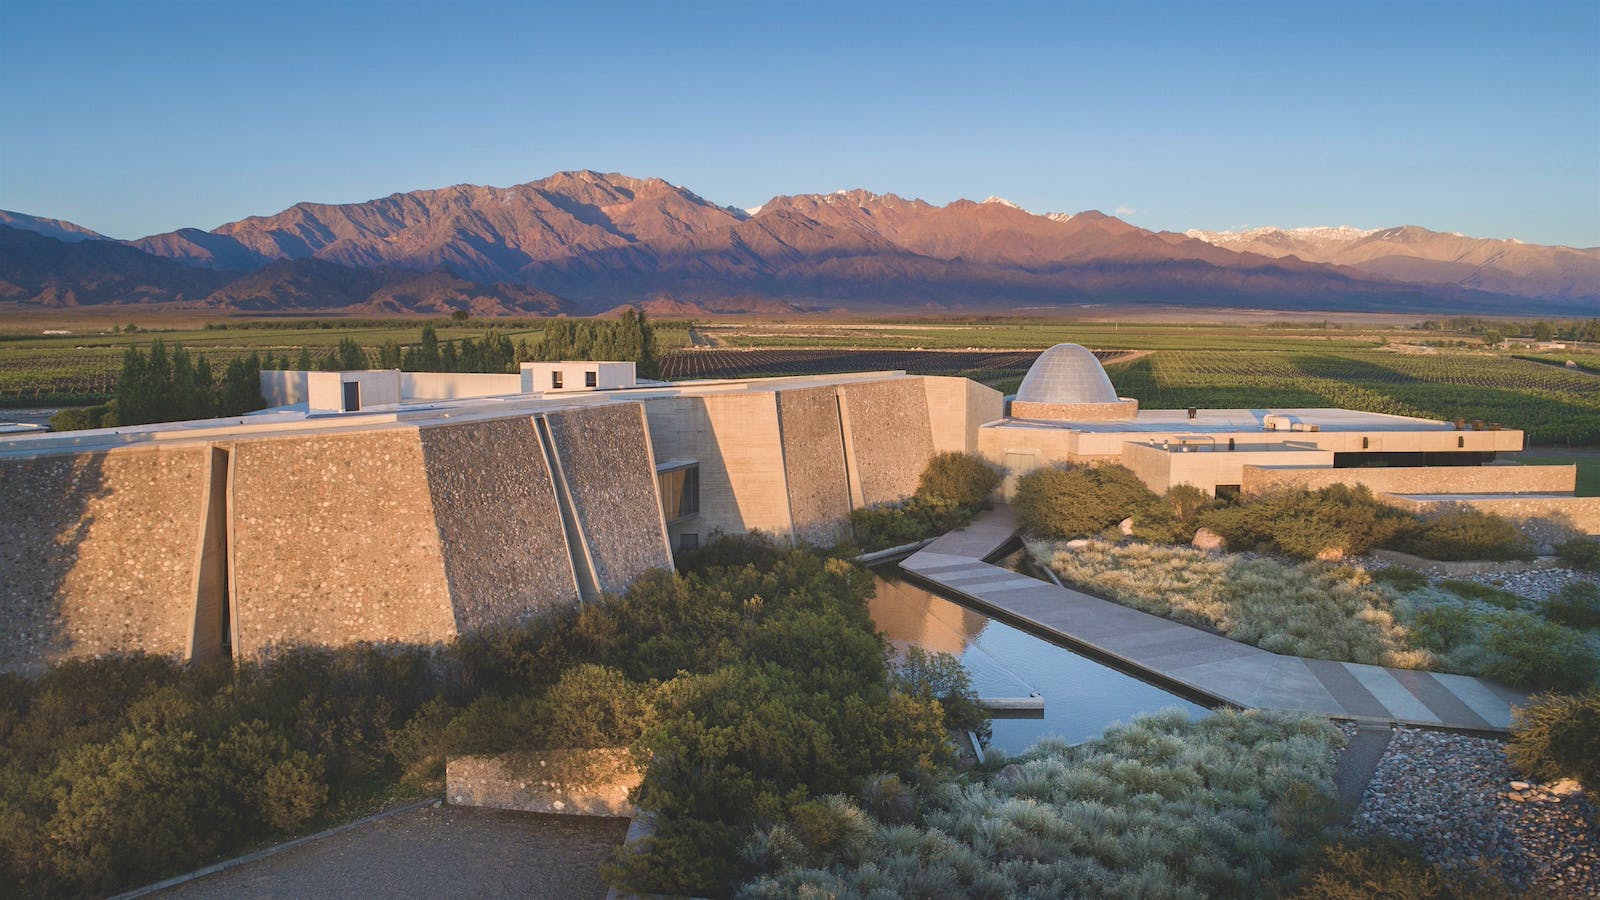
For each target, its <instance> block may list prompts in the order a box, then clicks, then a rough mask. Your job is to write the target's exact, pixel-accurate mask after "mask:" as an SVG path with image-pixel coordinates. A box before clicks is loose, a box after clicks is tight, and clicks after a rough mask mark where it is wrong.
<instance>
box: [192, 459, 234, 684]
mask: <svg viewBox="0 0 1600 900" xmlns="http://www.w3.org/2000/svg"><path fill="white" fill-rule="evenodd" d="M229 455H230V454H229V453H228V450H227V448H225V447H221V446H213V447H211V448H210V454H209V459H208V460H207V469H208V471H207V478H206V485H205V488H204V490H203V492H202V497H203V499H202V501H201V526H200V546H199V548H198V551H197V554H198V559H197V564H196V566H195V584H194V621H193V623H192V628H191V630H190V632H189V647H188V658H189V661H190V662H192V663H196V664H204V663H209V662H214V661H216V660H222V659H228V658H229V657H230V656H231V655H232V653H231V649H232V641H231V640H230V639H229V636H230V633H231V629H230V626H231V623H230V622H229V618H230V616H229V608H228V607H229V602H228V595H229V590H228V558H229V555H230V554H229V553H228V494H229V490H228V487H229V485H228V475H229V461H230V460H229Z"/></svg>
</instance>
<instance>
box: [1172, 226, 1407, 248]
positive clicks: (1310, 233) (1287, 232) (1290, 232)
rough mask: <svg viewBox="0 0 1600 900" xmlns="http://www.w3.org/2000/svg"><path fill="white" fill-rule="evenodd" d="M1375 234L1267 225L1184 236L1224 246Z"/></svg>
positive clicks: (1337, 228) (1371, 230)
mask: <svg viewBox="0 0 1600 900" xmlns="http://www.w3.org/2000/svg"><path fill="white" fill-rule="evenodd" d="M1377 233H1378V229H1376V228H1356V227H1355V226H1353V225H1318V226H1312V227H1309V228H1277V227H1274V226H1271V225H1268V226H1266V227H1263V228H1246V229H1241V230H1239V231H1202V230H1200V229H1198V228H1193V229H1190V230H1188V231H1185V232H1184V235H1185V236H1187V237H1192V238H1198V239H1200V240H1202V241H1205V242H1206V243H1208V244H1219V245H1225V244H1236V243H1242V242H1245V241H1254V240H1260V239H1261V238H1269V237H1274V236H1276V235H1283V236H1286V237H1291V238H1301V239H1307V240H1314V241H1333V242H1344V241H1357V240H1360V239H1361V238H1364V237H1366V236H1368V235H1372V234H1377Z"/></svg>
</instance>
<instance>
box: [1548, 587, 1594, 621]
mask: <svg viewBox="0 0 1600 900" xmlns="http://www.w3.org/2000/svg"><path fill="white" fill-rule="evenodd" d="M1544 615H1545V618H1547V619H1549V620H1550V621H1552V622H1555V623H1556V624H1558V625H1566V626H1568V627H1570V628H1595V627H1600V586H1597V585H1594V584H1590V583H1589V582H1587V581H1574V582H1572V583H1571V584H1567V585H1565V586H1563V587H1562V588H1561V590H1559V591H1557V592H1556V593H1555V594H1554V595H1553V596H1551V597H1550V598H1549V599H1548V600H1546V601H1545V603H1544Z"/></svg>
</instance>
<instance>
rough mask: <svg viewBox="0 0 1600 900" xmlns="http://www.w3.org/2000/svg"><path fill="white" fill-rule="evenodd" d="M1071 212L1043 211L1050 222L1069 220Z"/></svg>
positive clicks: (1071, 215) (1070, 219)
mask: <svg viewBox="0 0 1600 900" xmlns="http://www.w3.org/2000/svg"><path fill="white" fill-rule="evenodd" d="M1073 215H1074V214H1073V213H1065V212H1061V213H1045V214H1044V217H1045V218H1046V219H1049V220H1050V221H1052V222H1071V221H1072V217H1073Z"/></svg>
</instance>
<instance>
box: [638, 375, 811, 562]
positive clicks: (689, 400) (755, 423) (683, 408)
mask: <svg viewBox="0 0 1600 900" xmlns="http://www.w3.org/2000/svg"><path fill="white" fill-rule="evenodd" d="M645 414H646V416H647V417H648V418H649V420H650V441H651V443H652V444H653V445H654V446H655V456H656V461H657V462H666V461H668V460H672V459H694V460H699V462H700V513H699V514H698V515H696V516H692V517H689V518H687V519H685V520H684V521H682V522H680V523H676V524H673V525H671V526H669V529H670V530H671V532H672V535H673V540H674V541H676V540H677V539H678V536H679V535H680V534H684V533H693V534H696V535H699V537H700V539H701V540H702V541H703V540H705V539H707V538H708V537H710V536H711V534H712V533H714V532H718V531H722V532H727V533H730V534H737V533H740V532H743V531H749V530H761V531H765V532H767V533H769V534H776V535H783V534H788V533H789V528H790V517H789V497H788V492H787V489H786V487H785V483H784V470H783V455H782V451H781V449H780V446H781V443H782V441H781V440H780V438H779V428H778V404H777V398H776V395H775V394H772V393H769V392H764V391H763V392H750V393H737V394H721V395H716V394H713V395H710V396H706V397H667V398H661V399H656V400H647V401H645Z"/></svg>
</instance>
